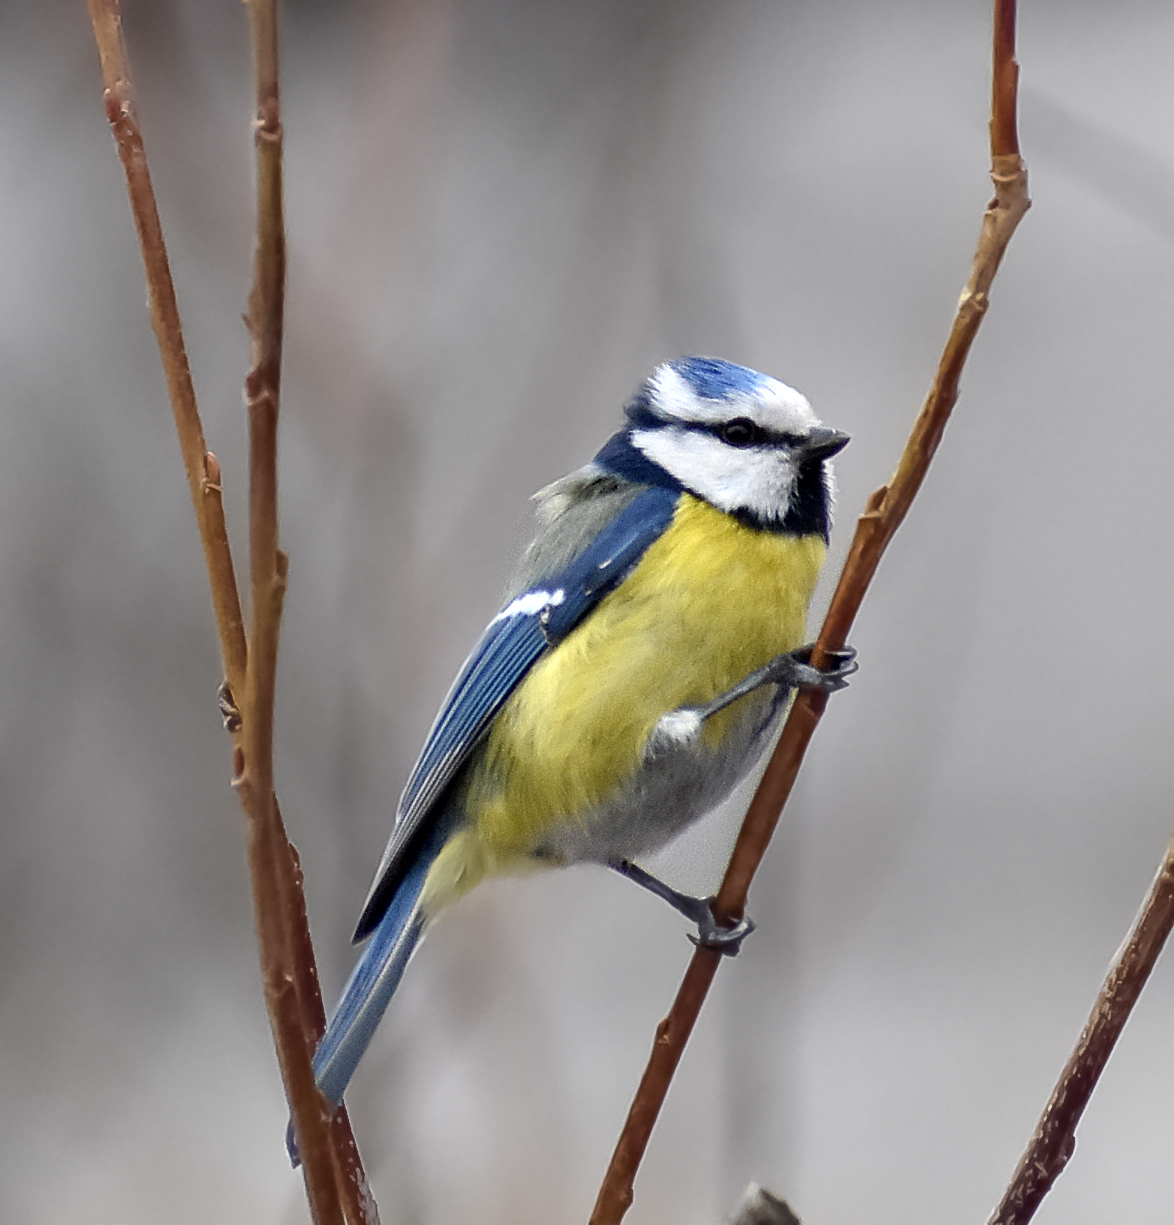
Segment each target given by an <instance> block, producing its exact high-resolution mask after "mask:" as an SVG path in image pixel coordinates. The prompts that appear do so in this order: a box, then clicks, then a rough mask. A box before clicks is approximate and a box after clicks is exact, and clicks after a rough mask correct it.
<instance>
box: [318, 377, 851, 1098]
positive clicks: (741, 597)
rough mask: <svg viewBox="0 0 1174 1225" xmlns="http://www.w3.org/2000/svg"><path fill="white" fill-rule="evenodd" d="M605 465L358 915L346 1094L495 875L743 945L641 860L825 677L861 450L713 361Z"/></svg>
mask: <svg viewBox="0 0 1174 1225" xmlns="http://www.w3.org/2000/svg"><path fill="white" fill-rule="evenodd" d="M625 413H626V417H627V421H626V423H625V425H624V427H623V428H622V429H621V430H620V431H619V432H618V433H616V434H615V435H613V436H612V438H611V439H609V441H608V442H607V444H606V445H605V446H604V447H603V449H602V450H601V451H600V452H599V454H598V455H596V457H595V458H594V459H593V460H592V461H591V463H589V464H587V465H586V467H583V468H580V469H578V471H576V472H572V473H571V474H570V475H569V476H565V477H563V478H562V479H561V480H558V481H555V482H554V484H552V485H548V486H547V487H546V488H545V489H542V490H540V491H539V492H538V493H537V494H536V495H535V500H536V502H537V507H538V517H539V520H540V523H541V529H540V531H539V534H538V537H537V539H536V540H535V541H534V542H533V544H531V545H530V547H529V549H528V550H527V551H526V553H525V554H524V556H523V558H522V560H521V563H520V565H519V566H518V569H517V572H516V574H515V575H514V578H513V581H512V583H511V585H510V587H509V588H508V594H507V596H506V598H505V601H504V604H503V606H502V608H501V611H500V612H498V614H497V615H496V616H495V617H494V618H493V620H492V621H490V623H489V625H488V627H487V628H486V630H485V633H484V635H483V636H482V638H481V640H480V642H478V644H477V645H476V647H474V649H473V653H472V654H471V655H470V656H469V658H468V660H467V662H466V663H465V665H464V667H463V668H462V669H461V672H460V675H459V676H458V677H457V679H456V682H455V683H454V685H453V687H452V689H451V691H450V692H449V695H448V697H447V698H446V699H445V701H444V704H443V706H442V707H441V709H440V713H439V714H438V715H437V717H436V721H435V722H434V723H433V725H432V730H431V731H430V732H429V733H428V738H427V740H426V742H425V744H424V749H423V752H422V753H421V754H420V759H419V761H417V763H416V765H415V768H414V769H413V770H412V773H411V777H410V778H409V779H408V783H407V786H406V787H405V788H404V792H403V796H402V798H401V799H400V802H399V808H398V811H397V813H396V818H395V825H394V828H393V830H392V834H391V841H390V842H389V843H388V846H387V850H386V852H385V853H384V856H383V861H382V862H381V863H380V865H379V870H378V872H377V873H376V875H375V882H374V885H373V886H372V889H371V893H370V895H369V897H368V899H367V903H366V905H365V906H364V908H363V913H362V916H361V917H360V919H359V924H358V929H357V931H356V933H355V939H356V940H362V939H364V938H366V937H370V940H369V943H368V944H367V946H366V948H365V949H364V950H363V953H362V955H361V956H360V958H359V962H358V965H357V966H356V967H355V969H354V972H353V973H352V975H351V977H350V980H349V982H348V983H347V985H346V987H345V989H344V991H343V996H342V1000H341V1002H340V1004H339V1006H338V1010H337V1012H336V1013H335V1015H334V1018H333V1019H332V1021H331V1022H330V1025H329V1028H328V1029H327V1031H326V1034H325V1036H324V1037H323V1039H322V1041H321V1043H320V1044H319V1046H318V1049H317V1052H316V1053H315V1055H314V1061H313V1064H314V1075H315V1078H316V1080H317V1083H318V1087H319V1088H320V1090H321V1091H322V1093H323V1095H324V1096H325V1097H326V1099H327V1100H328V1101H329V1102H331V1103H337V1102H339V1101H340V1100H341V1098H342V1095H343V1092H344V1090H345V1089H346V1086H347V1084H348V1083H349V1081H350V1079H351V1075H352V1074H353V1072H354V1070H355V1067H356V1065H357V1064H358V1062H359V1059H360V1058H361V1056H362V1054H363V1052H364V1051H365V1050H366V1048H367V1045H368V1043H369V1042H370V1041H371V1037H372V1034H373V1033H374V1031H375V1027H376V1026H377V1025H378V1023H379V1020H380V1018H381V1017H382V1015H383V1013H384V1011H385V1009H386V1008H387V1005H388V1002H389V1001H390V999H391V996H392V993H393V992H394V991H395V989H396V987H397V986H398V984H399V982H400V979H401V977H402V975H403V972H404V969H405V967H406V966H407V963H408V960H409V958H410V957H411V956H412V953H413V952H414V950H415V948H416V946H417V945H418V944H419V943H420V939H421V937H422V936H423V935H424V933H425V931H426V930H427V929H428V927H429V925H430V924H431V923H432V922H433V920H434V919H435V918H436V917H437V916H438V915H439V914H440V912H441V911H442V910H444V909H445V908H446V907H448V906H451V905H452V904H453V903H454V902H456V901H457V900H458V899H460V898H461V897H463V896H464V895H465V894H466V893H468V892H469V890H470V889H472V888H473V887H474V886H475V885H477V884H478V883H479V882H480V881H483V880H485V879H486V878H487V877H491V876H499V875H502V874H506V873H511V874H517V873H525V872H529V871H531V870H534V869H536V868H553V867H565V866H567V865H569V864H574V863H581V862H584V861H586V862H589V863H598V864H604V865H607V866H609V867H612V868H616V869H618V870H619V871H621V872H623V873H624V874H625V875H627V876H630V877H632V878H634V879H635V880H637V882H638V883H640V884H642V885H645V886H646V887H648V888H650V889H652V890H653V891H654V892H656V893H658V894H659V895H660V896H662V897H665V898H666V899H667V900H668V901H669V902H671V903H672V904H673V905H674V906H676V907H677V908H678V909H679V910H682V911H683V912H684V913H686V914H688V915H690V916H691V917H693V918H694V919H696V920H697V921H698V923H699V928H700V934H699V941H700V942H702V943H705V944H711V945H717V946H719V947H721V946H724V947H725V948H726V949H727V951H735V950H736V948H737V941H738V940H739V939H740V938H741V936H742V935H744V934H745V931H746V930H747V929H748V924H742V925H739V927H737V928H735V929H733V930H723V929H721V928H719V927H718V926H717V924H716V923H715V922H714V920H713V917H712V914H711V913H710V911H709V906H708V903H707V902H705V901H704V900H702V899H693V898H687V897H684V896H682V895H680V894H678V893H676V892H675V891H674V890H672V889H671V888H669V887H668V886H667V885H664V884H662V883H661V882H659V881H657V880H656V879H655V878H653V877H651V876H650V875H649V874H648V873H646V872H645V871H644V870H643V869H640V868H639V867H637V866H636V864H635V862H634V861H635V859H636V858H637V857H639V856H641V855H644V854H647V853H648V852H650V851H654V850H656V849H657V848H658V847H661V846H663V845H664V844H665V843H666V842H668V841H669V840H670V839H671V838H673V837H675V836H676V835H677V834H679V833H680V832H681V831H682V830H683V829H684V828H685V827H686V826H688V825H689V824H690V823H691V822H693V821H695V820H696V819H697V818H698V817H699V816H701V814H702V813H704V812H706V811H708V810H709V809H711V808H713V807H714V806H715V805H716V804H718V803H719V802H720V801H721V800H723V799H724V798H725V797H726V796H727V795H729V793H730V791H731V789H732V788H733V787H734V785H735V784H736V783H737V782H738V781H739V780H740V779H741V778H742V777H743V776H744V775H745V774H746V773H747V771H748V770H749V769H750V767H751V766H752V765H753V764H754V762H755V761H757V760H758V758H759V757H760V755H761V754H762V751H763V749H764V748H765V747H766V745H767V744H768V743H769V742H770V740H771V738H772V733H773V732H774V731H775V730H776V729H777V727H778V724H779V720H780V717H781V715H782V714H783V712H784V710H785V708H786V706H787V703H788V699H789V696H790V694H791V692H792V691H793V690H794V688H795V687H796V686H797V685H800V684H819V685H822V686H823V687H824V688H826V689H835V688H839V687H841V686H842V685H843V684H844V678H845V677H846V676H847V674H848V673H849V672H850V671H853V670H854V668H855V664H854V663H853V662H852V659H851V652H845V653H843V654H842V655H841V656H840V657H838V658H837V659H835V660H834V662H833V665H832V666H831V668H830V669H829V670H828V671H826V672H817V671H816V670H815V669H813V668H812V667H811V666H810V665H809V664H808V662H807V654H806V653H805V652H804V650H803V649H801V647H800V644H802V643H803V641H804V639H805V637H806V621H807V607H808V604H809V603H810V601H811V596H812V592H813V591H814V590H815V584H816V580H817V579H818V577H819V572H820V568H821V567H822V565H823V562H824V557H825V555H826V552H827V542H828V532H829V529H830V526H831V508H832V473H831V466H830V464H829V462H828V461H829V459H830V457H831V456H833V455H835V454H836V452H837V451H839V450H840V448H841V447H843V446H844V444H845V443H846V442H847V441H848V438H847V436H846V435H845V434H841V433H838V432H837V431H835V430H831V429H825V428H823V427H822V426H821V425H820V424H819V422H818V420H817V419H816V417H815V415H814V413H813V412H812V410H811V407H810V406H809V404H808V403H807V400H806V399H804V397H803V396H801V395H800V394H799V393H798V392H797V391H795V390H793V389H792V388H790V387H788V386H786V385H785V384H784V383H780V382H779V381H778V380H777V379H773V378H770V377H768V376H766V375H763V374H759V373H757V372H756V371H753V370H748V369H746V368H745V367H744V366H735V365H732V364H731V363H729V362H724V361H718V360H716V359H713V358H698V357H687V358H681V359H679V360H677V361H670V362H666V363H664V364H663V365H661V366H658V367H657V368H656V369H655V370H654V371H653V373H652V375H651V376H650V377H649V378H648V379H647V381H646V382H645V383H644V384H643V385H642V386H641V387H640V389H639V390H638V391H637V393H636V395H635V396H634V397H633V399H632V401H631V402H630V403H629V404H628V405H627V407H626V409H625Z"/></svg>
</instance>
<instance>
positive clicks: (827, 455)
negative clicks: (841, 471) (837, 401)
mask: <svg viewBox="0 0 1174 1225" xmlns="http://www.w3.org/2000/svg"><path fill="white" fill-rule="evenodd" d="M847 445H848V435H847V434H842V433H840V431H839V430H825V429H824V428H823V427H822V426H816V428H815V429H813V430H812V431H811V433H810V434H808V435H807V437H806V438H805V439H804V440H803V441H802V442H801V443H800V444H799V446H798V448H797V450H798V452H799V456H800V458H801V459H805V460H808V459H831V457H832V456H833V455H835V454H836V452H837V451H842V450H843V449H844V448H845V447H846V446H847Z"/></svg>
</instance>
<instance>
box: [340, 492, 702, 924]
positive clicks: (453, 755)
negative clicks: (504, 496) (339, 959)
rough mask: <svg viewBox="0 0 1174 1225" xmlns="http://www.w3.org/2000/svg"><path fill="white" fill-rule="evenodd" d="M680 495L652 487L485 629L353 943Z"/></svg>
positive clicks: (443, 714)
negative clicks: (500, 732)
mask: <svg viewBox="0 0 1174 1225" xmlns="http://www.w3.org/2000/svg"><path fill="white" fill-rule="evenodd" d="M678 496H679V494H678V491H677V490H675V489H669V488H662V487H659V486H653V487H651V488H649V489H647V490H646V491H645V492H644V493H642V494H640V495H639V496H638V497H637V498H636V499H635V500H634V501H633V502H631V503H630V504H629V505H628V507H627V508H626V509H625V510H623V511H622V512H621V513H620V514H619V515H617V516H616V518H615V519H613V520H612V521H611V522H610V523H609V524H608V525H607V526H606V527H604V528H603V529H602V531H600V532H599V533H598V535H596V536H595V537H594V538H593V539H592V540H591V541H590V543H589V544H588V545H587V546H586V547H585V548H584V549H583V550H582V552H580V553H579V554H578V555H577V556H576V557H574V558H573V559H572V560H571V562H570V563H569V564H568V565H566V566H565V567H564V568H563V569H562V570H560V571H558V572H557V573H555V574H553V575H551V576H550V577H548V578H546V579H544V580H542V581H541V582H538V583H535V584H533V585H532V586H531V587H530V589H529V590H528V591H525V592H523V593H522V594H521V595H519V596H518V597H517V598H516V599H514V600H512V601H511V602H510V603H509V604H507V605H506V607H505V608H504V609H502V611H501V612H500V613H498V614H497V616H496V617H494V619H493V620H492V621H491V622H490V623H489V626H488V627H487V628H486V630H485V633H484V634H483V635H482V637H481V641H480V642H479V643H478V644H477V645H476V647H474V649H473V653H472V654H471V655H470V656H469V658H468V659H467V660H466V661H465V666H464V667H463V668H462V669H461V672H460V675H459V676H458V677H457V679H456V682H455V683H454V684H453V687H452V689H451V690H450V691H449V695H448V697H447V698H446V699H445V702H444V705H443V706H442V707H441V709H440V713H439V714H438V715H437V716H436V721H435V722H434V723H433V725H432V730H431V731H430V732H429V733H428V739H427V740H426V741H425V743H424V749H423V752H421V754H420V759H419V761H417V763H416V766H415V769H413V771H412V774H411V777H410V778H409V779H408V784H407V786H406V787H405V788H404V793H403V796H402V798H401V799H400V803H399V812H398V813H397V816H396V822H395V829H394V831H393V833H392V836H391V841H390V843H389V844H388V847H387V850H386V851H385V852H384V856H383V862H382V863H381V864H380V865H379V871H378V873H377V874H376V877H375V884H374V886H373V887H372V890H371V893H370V896H369V897H368V899H367V903H366V905H365V906H364V908H363V913H362V915H361V917H360V919H359V924H358V927H357V928H356V930H355V939H356V940H361V939H362V938H363V937H364V936H366V935H368V934H370V932H371V931H372V930H373V929H374V927H375V925H376V924H377V923H378V922H379V920H380V918H381V917H382V915H383V913H384V912H385V911H386V910H387V907H388V905H389V904H390V902H391V898H392V896H393V895H394V893H395V890H396V888H397V887H398V884H399V877H400V875H401V870H400V869H401V863H402V861H403V860H404V856H405V852H406V851H407V848H408V846H409V844H410V843H411V842H412V839H413V837H414V836H415V834H416V833H417V831H418V830H419V829H420V828H421V826H422V825H423V823H424V821H425V819H426V818H427V816H428V814H429V813H430V812H431V811H432V809H433V806H434V805H435V804H436V802H437V800H439V799H440V797H441V795H442V794H443V793H444V790H445V788H446V787H447V786H448V785H449V784H450V783H451V782H452V780H453V778H454V777H455V776H456V773H457V771H458V770H460V768H461V766H462V765H464V763H465V762H466V761H467V760H468V757H469V754H470V753H472V751H473V750H474V749H475V748H476V747H477V745H478V744H479V743H480V741H481V739H482V738H483V737H484V735H485V734H486V732H487V731H488V729H489V725H490V724H491V723H492V722H493V719H494V716H495V715H496V714H497V712H498V711H499V710H500V709H501V707H502V706H503V705H504V704H505V702H506V700H507V699H508V698H509V696H510V694H511V693H513V691H514V690H515V689H516V688H517V687H518V685H519V684H520V683H521V681H522V679H523V677H525V675H526V673H527V672H529V670H530V669H531V668H532V667H533V666H534V664H535V663H536V662H537V660H538V659H539V658H540V657H541V656H542V655H543V653H544V652H546V651H548V650H549V649H550V648H551V647H553V646H556V645H557V644H558V643H559V642H560V641H561V640H562V639H563V638H565V637H566V636H567V635H568V634H569V633H570V632H571V630H573V629H574V628H575V626H576V625H578V624H579V622H580V621H581V620H582V619H583V618H584V617H585V616H586V615H587V613H589V612H590V611H591V609H593V608H594V607H595V605H596V604H598V603H599V601H600V600H602V599H603V597H604V596H605V595H607V593H608V592H609V591H612V590H614V589H615V588H616V587H617V586H618V585H619V584H620V583H621V582H623V580H624V579H625V578H626V577H627V575H628V574H629V573H630V572H631V571H632V569H633V567H634V566H635V565H636V563H637V562H638V561H639V560H640V558H641V557H642V556H643V555H644V552H645V550H646V549H647V548H648V546H649V545H650V544H652V542H653V541H654V540H656V539H657V538H658V537H659V536H660V535H661V534H662V533H663V532H664V530H665V529H666V528H667V527H668V525H669V524H670V523H671V522H672V518H673V513H674V511H675V510H676V506H677V499H678Z"/></svg>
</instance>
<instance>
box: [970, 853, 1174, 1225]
mask: <svg viewBox="0 0 1174 1225" xmlns="http://www.w3.org/2000/svg"><path fill="white" fill-rule="evenodd" d="M1171 928H1174V841H1172V842H1171V843H1170V846H1169V847H1168V848H1167V850H1166V858H1165V859H1164V860H1163V862H1162V866H1161V867H1160V868H1159V869H1158V874H1157V876H1156V877H1155V878H1154V883H1153V885H1152V887H1151V888H1150V892H1149V896H1148V897H1147V898H1146V900H1145V905H1144V906H1143V907H1142V911H1141V914H1140V915H1139V916H1138V917H1137V920H1136V922H1135V923H1134V925H1133V930H1132V931H1131V932H1130V933H1129V938H1128V939H1127V940H1126V941H1125V944H1124V946H1123V947H1122V949H1121V951H1120V952H1119V953H1118V954H1117V957H1116V959H1115V960H1114V962H1113V965H1112V967H1111V968H1110V970H1109V974H1108V977H1107V978H1106V979H1105V983H1104V986H1103V987H1102V988H1101V991H1100V994H1099V995H1098V996H1097V999H1096V1003H1095V1004H1094V1005H1093V1009H1092V1013H1091V1014H1090V1015H1089V1018H1088V1023H1087V1024H1086V1025H1085V1027H1084V1032H1083V1033H1082V1034H1081V1035H1080V1040H1079V1041H1078V1042H1077V1044H1076V1047H1075V1049H1074V1050H1073V1052H1072V1054H1071V1055H1069V1057H1068V1062H1067V1063H1066V1064H1065V1065H1064V1070H1063V1071H1062V1072H1061V1073H1060V1079H1059V1080H1058V1081H1057V1082H1056V1087H1055V1089H1053V1090H1052V1096H1051V1098H1050V1099H1049V1101H1048V1104H1047V1106H1046V1107H1045V1108H1044V1112H1043V1114H1042V1115H1041V1116H1040V1121H1039V1123H1038V1124H1037V1126H1036V1129H1035V1134H1034V1135H1033V1136H1032V1137H1031V1141H1030V1143H1029V1144H1028V1146H1027V1149H1026V1151H1025V1152H1024V1154H1023V1156H1022V1157H1021V1158H1020V1159H1019V1165H1018V1166H1017V1167H1016V1169H1015V1173H1014V1174H1013V1175H1012V1177H1011V1184H1010V1186H1008V1188H1007V1190H1006V1192H1005V1193H1004V1194H1003V1198H1002V1199H1001V1200H1000V1201H999V1205H998V1207H997V1208H996V1209H995V1211H994V1213H993V1214H992V1216H991V1218H990V1222H989V1225H1025V1223H1026V1222H1027V1221H1030V1220H1031V1218H1032V1217H1033V1216H1034V1215H1035V1210H1036V1209H1037V1208H1038V1207H1039V1206H1040V1203H1041V1202H1042V1201H1043V1198H1044V1196H1045V1195H1047V1193H1048V1192H1049V1191H1050V1190H1051V1189H1052V1184H1053V1183H1054V1182H1055V1181H1056V1179H1057V1178H1059V1176H1060V1174H1061V1173H1062V1172H1063V1170H1064V1167H1065V1166H1066V1165H1067V1164H1068V1159H1069V1158H1070V1157H1071V1156H1072V1153H1073V1150H1074V1149H1075V1148H1076V1125H1077V1124H1078V1123H1079V1122H1080V1117H1081V1115H1082V1114H1083V1113H1084V1108H1085V1106H1087V1105H1088V1100H1089V1098H1090V1097H1091V1096H1092V1091H1093V1089H1095V1088H1096V1084H1097V1081H1098V1080H1099V1079H1100V1075H1101V1073H1102V1072H1103V1071H1104V1069H1105V1064H1106V1063H1107V1062H1108V1060H1109V1056H1110V1055H1111V1054H1112V1052H1113V1047H1114V1045H1115V1044H1116V1042H1117V1039H1118V1037H1119V1036H1120V1034H1121V1031H1122V1029H1124V1027H1125V1022H1126V1021H1127V1020H1129V1014H1130V1013H1131V1012H1132V1011H1133V1005H1134V1004H1135V1003H1136V1002H1137V999H1138V996H1140V995H1141V992H1142V988H1143V987H1144V986H1145V984H1146V981H1147V980H1148V978H1149V976H1150V971H1151V970H1152V969H1153V968H1154V963H1155V962H1156V961H1157V960H1158V954H1159V953H1161V951H1162V946H1163V945H1164V944H1165V943H1166V938H1167V937H1168V936H1169V935H1170V930H1171Z"/></svg>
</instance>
